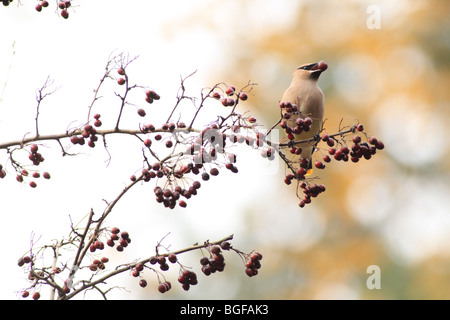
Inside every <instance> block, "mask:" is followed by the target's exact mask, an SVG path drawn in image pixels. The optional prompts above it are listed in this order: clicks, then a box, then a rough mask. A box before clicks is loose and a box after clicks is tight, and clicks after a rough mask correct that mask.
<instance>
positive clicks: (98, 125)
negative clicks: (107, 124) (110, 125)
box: [94, 119, 102, 128]
mask: <svg viewBox="0 0 450 320" xmlns="http://www.w3.org/2000/svg"><path fill="white" fill-rule="evenodd" d="M94 126H96V127H97V128H98V127H101V126H102V122H101V121H100V120H98V119H97V120H95V122H94Z"/></svg>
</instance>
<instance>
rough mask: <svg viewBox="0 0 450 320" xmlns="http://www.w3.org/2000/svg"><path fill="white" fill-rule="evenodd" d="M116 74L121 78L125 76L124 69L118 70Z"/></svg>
mask: <svg viewBox="0 0 450 320" xmlns="http://www.w3.org/2000/svg"><path fill="white" fill-rule="evenodd" d="M117 73H118V74H120V75H121V76H124V75H125V69H124V68H119V69H117Z"/></svg>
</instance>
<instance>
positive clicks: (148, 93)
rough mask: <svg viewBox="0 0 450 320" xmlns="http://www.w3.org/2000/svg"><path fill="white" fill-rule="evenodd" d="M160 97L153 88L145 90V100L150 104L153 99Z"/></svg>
mask: <svg viewBox="0 0 450 320" xmlns="http://www.w3.org/2000/svg"><path fill="white" fill-rule="evenodd" d="M160 98H161V97H160V96H159V94H157V93H156V92H155V91H153V90H147V91H146V92H145V101H147V102H148V103H150V104H152V103H153V100H159V99H160Z"/></svg>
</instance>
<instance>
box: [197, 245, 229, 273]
mask: <svg viewBox="0 0 450 320" xmlns="http://www.w3.org/2000/svg"><path fill="white" fill-rule="evenodd" d="M220 248H221V247H220V246H218V245H214V246H212V247H210V248H209V252H210V258H208V257H202V258H201V259H200V264H201V265H202V272H203V273H204V274H205V275H206V276H209V275H211V273H215V272H216V271H219V272H222V271H223V270H224V269H225V258H224V256H223V254H222V253H221V252H222V250H221V249H220Z"/></svg>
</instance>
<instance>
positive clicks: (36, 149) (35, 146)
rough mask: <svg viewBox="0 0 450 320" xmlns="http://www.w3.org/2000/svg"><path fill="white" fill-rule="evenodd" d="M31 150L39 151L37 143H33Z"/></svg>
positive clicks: (32, 151) (33, 151)
mask: <svg viewBox="0 0 450 320" xmlns="http://www.w3.org/2000/svg"><path fill="white" fill-rule="evenodd" d="M30 151H31V153H36V152H37V151H38V146H37V145H36V144H32V145H31V148H30Z"/></svg>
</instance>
